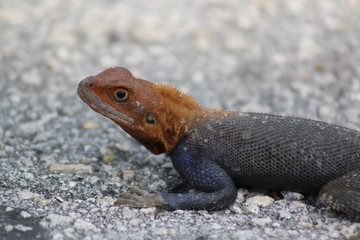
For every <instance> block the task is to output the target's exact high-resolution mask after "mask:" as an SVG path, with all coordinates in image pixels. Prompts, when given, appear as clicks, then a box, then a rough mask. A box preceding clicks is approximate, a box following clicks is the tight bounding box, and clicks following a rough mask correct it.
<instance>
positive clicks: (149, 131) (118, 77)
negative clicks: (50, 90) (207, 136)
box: [77, 67, 212, 154]
mask: <svg viewBox="0 0 360 240" xmlns="http://www.w3.org/2000/svg"><path fill="white" fill-rule="evenodd" d="M77 92H78V95H79V96H80V98H81V99H82V100H83V101H84V102H85V103H87V104H88V105H89V106H90V107H91V108H92V109H93V110H94V111H96V112H98V113H100V114H102V115H104V116H105V117H108V118H110V119H112V120H113V121H114V122H115V123H117V124H118V125H119V126H120V127H121V128H123V129H124V130H125V131H126V132H127V133H129V134H130V135H131V136H132V137H134V138H135V139H136V140H138V141H139V142H140V143H142V144H143V145H144V146H145V147H146V148H148V149H149V150H150V151H151V152H153V153H154V154H160V153H165V154H169V153H170V152H171V150H172V148H173V147H174V146H175V145H176V144H177V142H178V140H179V138H180V137H181V136H182V135H183V134H184V133H186V132H187V131H188V130H190V129H192V128H193V127H194V126H195V123H197V122H199V120H200V119H202V118H203V117H205V116H207V115H208V114H207V113H208V112H212V111H211V110H208V109H206V108H203V107H201V106H200V105H199V104H198V103H197V102H196V101H195V100H194V99H193V98H191V97H190V96H188V95H186V94H183V93H182V92H180V91H179V90H177V89H176V88H174V87H171V86H168V85H163V84H158V85H155V84H153V83H151V82H148V81H145V80H142V79H138V78H135V77H134V76H133V75H132V74H131V73H130V72H129V71H128V70H127V69H125V68H122V67H114V68H109V69H106V70H105V71H103V72H101V73H99V74H98V75H96V76H91V77H88V78H86V79H84V80H82V81H81V82H80V83H79V86H78V90H77Z"/></svg>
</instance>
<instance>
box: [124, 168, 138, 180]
mask: <svg viewBox="0 0 360 240" xmlns="http://www.w3.org/2000/svg"><path fill="white" fill-rule="evenodd" d="M122 176H123V179H124V180H130V179H133V178H134V176H135V172H134V171H132V170H123V171H122Z"/></svg>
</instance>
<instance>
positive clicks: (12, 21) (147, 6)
mask: <svg viewBox="0 0 360 240" xmlns="http://www.w3.org/2000/svg"><path fill="white" fill-rule="evenodd" d="M359 13H360V1H358V0H343V1H338V0H319V1H313V0H297V1H286V0H283V1H280V0H255V1H245V0H199V1H190V0H183V1H180V0H179V1H166V0H153V1H146V0H139V1H134V0H124V1H115V0H106V1H95V0H86V1H85V0H77V1H70V0H63V1H50V0H47V1H45V0H42V1H41V0H26V1H25V0H23V1H21V0H19V1H10V0H2V1H0V205H1V207H0V238H1V239H56V240H62V239H84V240H88V239H355V238H356V237H358V236H359V232H360V223H359V222H356V221H353V220H351V219H348V218H346V217H345V216H343V215H340V214H336V213H334V212H332V211H330V210H329V209H327V208H325V207H324V206H321V205H319V204H317V202H316V199H314V197H310V198H309V197H306V198H305V200H306V201H305V202H304V201H303V199H302V198H303V196H302V195H301V194H297V193H291V192H290V193H284V195H285V198H284V199H282V200H278V201H273V199H271V198H269V197H268V196H267V193H266V192H264V191H262V190H252V189H249V190H247V189H240V190H239V195H238V199H237V201H236V203H235V204H233V205H232V206H231V207H229V208H228V209H227V210H223V211H217V212H208V211H180V210H179V211H173V212H161V213H156V211H155V209H152V208H149V209H137V208H132V207H128V206H120V207H119V206H113V203H114V201H115V200H116V197H117V196H118V195H119V194H120V193H121V192H123V191H125V190H126V189H127V188H128V187H129V186H136V187H140V188H142V189H145V190H149V191H155V190H160V191H168V190H169V189H171V188H172V187H175V186H176V185H177V184H179V183H180V182H181V180H180V178H179V176H178V175H177V173H176V172H175V170H174V169H173V168H172V165H171V163H170V161H169V159H168V158H166V157H165V156H162V155H160V156H153V155H151V154H150V153H149V152H148V151H147V150H146V149H145V148H144V147H142V146H140V145H139V144H138V143H136V142H135V141H134V140H132V139H131V138H130V137H129V136H127V135H126V134H125V133H124V132H123V131H122V130H121V129H119V127H117V126H116V125H115V124H114V123H112V122H111V121H110V120H108V119H105V118H104V117H101V116H100V115H98V114H96V113H94V112H93V111H92V110H91V109H90V108H88V107H87V106H85V104H83V103H82V102H81V100H80V99H79V98H78V97H77V95H76V87H77V83H78V82H79V81H80V80H81V79H83V78H85V77H87V76H89V75H93V74H96V73H98V72H100V71H102V70H103V69H105V68H107V67H111V66H124V67H127V68H128V69H129V70H131V71H132V72H133V73H134V75H135V76H137V77H141V78H144V79H148V80H151V81H153V82H156V83H160V82H166V83H170V84H173V85H175V86H176V87H178V88H180V89H182V90H183V91H184V92H186V93H189V94H190V95H192V96H194V97H195V98H196V99H198V100H199V102H200V103H201V104H203V105H205V106H207V107H212V108H219V109H231V110H240V111H253V112H266V113H274V114H284V115H291V116H301V117H306V118H313V119H319V120H324V121H326V122H331V123H338V124H341V125H345V126H348V127H351V128H355V129H358V130H359V129H360V110H359V109H360V67H359V66H360V21H359Z"/></svg>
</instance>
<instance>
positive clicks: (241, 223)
mask: <svg viewBox="0 0 360 240" xmlns="http://www.w3.org/2000/svg"><path fill="white" fill-rule="evenodd" d="M232 221H233V222H234V223H236V224H239V225H244V224H246V223H247V222H248V221H247V220H246V219H245V218H233V219H232Z"/></svg>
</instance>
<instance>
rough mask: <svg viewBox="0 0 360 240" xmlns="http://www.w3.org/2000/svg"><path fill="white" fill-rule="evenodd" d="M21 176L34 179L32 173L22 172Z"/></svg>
mask: <svg viewBox="0 0 360 240" xmlns="http://www.w3.org/2000/svg"><path fill="white" fill-rule="evenodd" d="M23 177H24V178H25V179H27V180H34V178H35V177H34V175H33V174H32V173H24V174H23Z"/></svg>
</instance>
